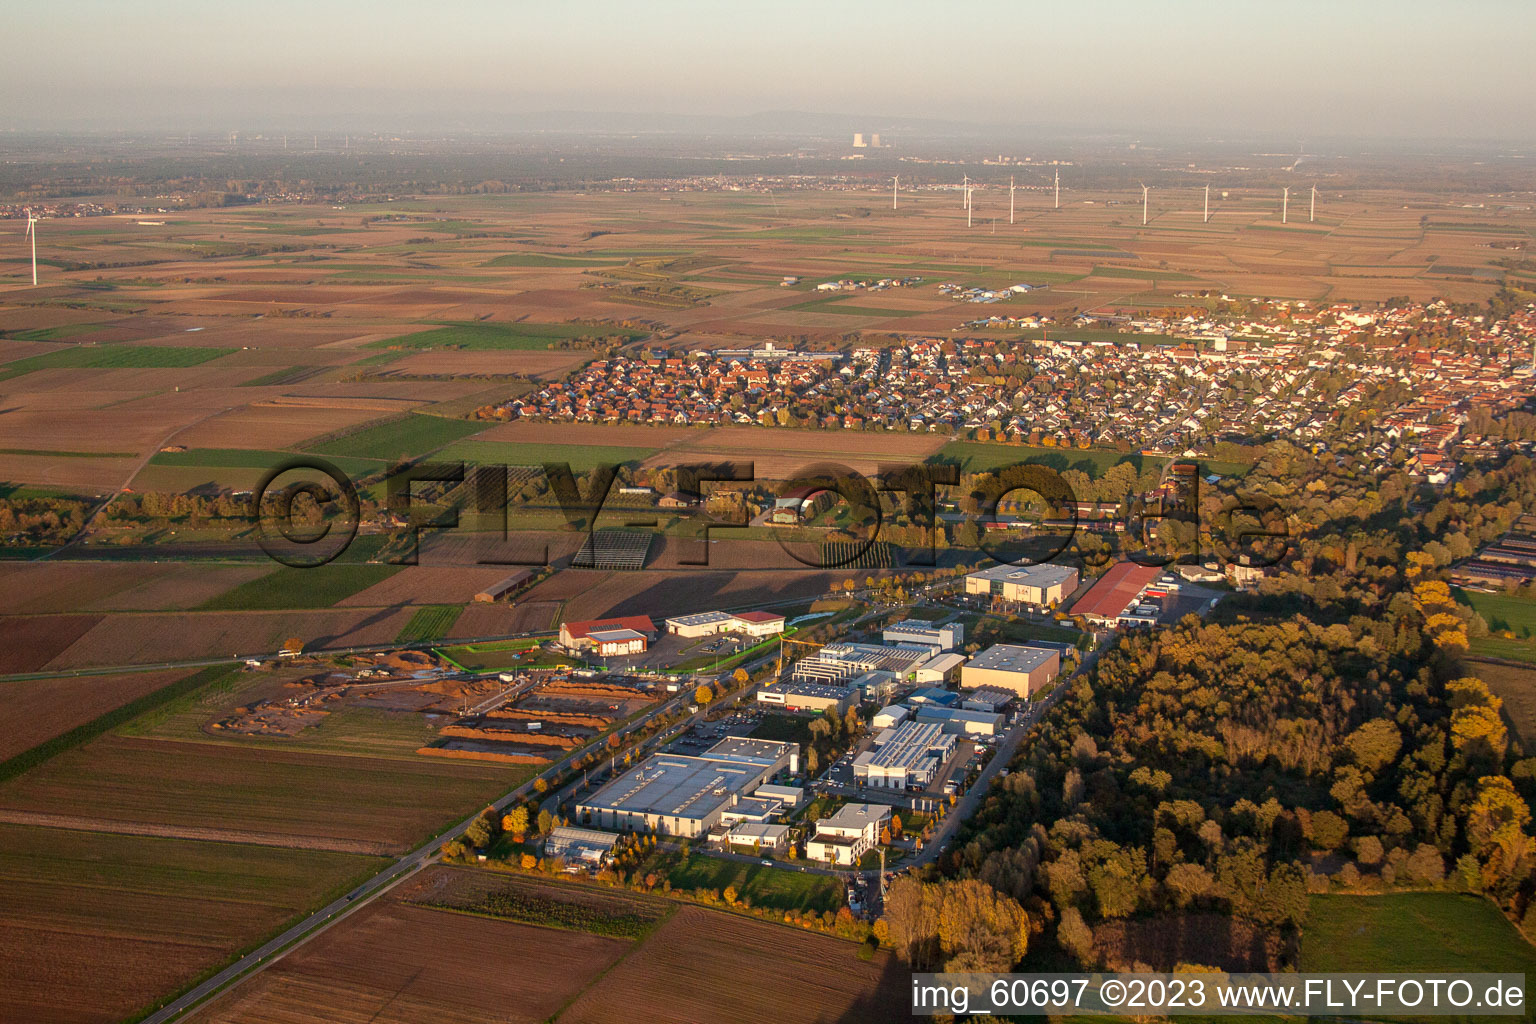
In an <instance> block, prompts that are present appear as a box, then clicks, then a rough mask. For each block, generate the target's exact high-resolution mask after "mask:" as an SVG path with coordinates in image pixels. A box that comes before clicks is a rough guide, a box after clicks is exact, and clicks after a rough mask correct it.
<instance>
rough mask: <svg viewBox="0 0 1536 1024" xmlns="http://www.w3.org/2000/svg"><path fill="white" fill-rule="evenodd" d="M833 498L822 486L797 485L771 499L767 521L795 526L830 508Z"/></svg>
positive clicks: (776, 524)
mask: <svg viewBox="0 0 1536 1024" xmlns="http://www.w3.org/2000/svg"><path fill="white" fill-rule="evenodd" d="M833 498H834V495H833V493H832V492H831V491H829V490H827V489H826V488H824V487H797V488H795V489H794V490H792V491H790V492H789V493H788V494H785V495H783V496H782V497H778V498H775V499H774V500H773V511H772V512H771V513H769V516H768V521H769V523H770V524H772V525H774V526H797V525H799V524H800V523H801V522H804V521H807V520H811V519H815V518H816V517H817V516H818V515H820V514H821V513H822V512H825V511H826V510H827V509H829V508H831V507H832V500H833Z"/></svg>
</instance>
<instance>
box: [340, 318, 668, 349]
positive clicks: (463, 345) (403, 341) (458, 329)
mask: <svg viewBox="0 0 1536 1024" xmlns="http://www.w3.org/2000/svg"><path fill="white" fill-rule="evenodd" d="M613 335H623V336H624V337H625V338H626V339H631V340H632V339H634V338H639V337H642V335H641V334H640V333H639V332H637V331H628V330H625V329H623V328H621V327H593V326H590V325H588V324H528V323H516V324H499V323H454V324H444V325H442V326H441V327H438V328H437V329H436V330H431V331H422V332H420V333H418V334H403V335H400V336H399V337H396V338H385V339H383V340H382V341H375V342H371V343H369V344H368V345H367V346H366V347H368V348H415V349H434V348H456V349H476V350H484V349H546V348H549V347H550V346H551V345H553V344H554V343H555V342H557V341H561V340H565V339H570V338H606V337H610V336H613Z"/></svg>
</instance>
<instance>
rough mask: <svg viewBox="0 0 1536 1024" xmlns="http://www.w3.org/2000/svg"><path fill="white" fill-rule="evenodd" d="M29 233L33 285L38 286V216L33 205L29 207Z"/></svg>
mask: <svg viewBox="0 0 1536 1024" xmlns="http://www.w3.org/2000/svg"><path fill="white" fill-rule="evenodd" d="M26 233H27V235H28V236H30V237H31V239H32V287H33V288H36V287H37V218H36V217H34V216H32V207H30V206H29V207H27V232H26Z"/></svg>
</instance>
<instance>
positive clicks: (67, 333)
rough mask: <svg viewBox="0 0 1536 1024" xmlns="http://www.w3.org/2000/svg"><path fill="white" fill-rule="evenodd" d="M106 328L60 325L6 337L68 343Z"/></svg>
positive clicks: (36, 328) (91, 325)
mask: <svg viewBox="0 0 1536 1024" xmlns="http://www.w3.org/2000/svg"><path fill="white" fill-rule="evenodd" d="M38 262H39V263H41V262H42V261H41V260H39V261H38ZM104 326H105V325H104V324H60V325H59V326H58V327H35V328H33V329H32V330H30V331H17V332H16V333H15V334H7V335H6V337H8V338H12V339H14V340H16V341H68V340H69V339H70V338H78V337H79V336H80V335H82V334H89V333H91V332H92V331H99V330H101V329H102V327H104Z"/></svg>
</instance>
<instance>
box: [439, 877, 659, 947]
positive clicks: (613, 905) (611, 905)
mask: <svg viewBox="0 0 1536 1024" xmlns="http://www.w3.org/2000/svg"><path fill="white" fill-rule="evenodd" d="M421 905H422V906H428V907H436V908H438V909H443V910H455V911H458V912H460V913H465V914H477V915H481V916H484V917H498V918H502V919H504V920H507V921H523V922H526V923H528V924H536V925H539V926H540V927H542V928H561V929H564V930H566V931H575V932H589V933H591V934H593V935H608V936H612V937H613V938H617V939H640V938H644V937H645V936H646V935H649V934H650V933H651V931H652V930H654V929H655V928H656V926H657V925H659V924H661V922H663V921H665V920H666V919H667V918H669V917H671V916H672V913H673V911H675V910H676V909H677V907H676V906H675V905H673V904H669V903H666V902H664V901H662V900H647V899H640V898H637V897H632V896H629V895H628V894H625V893H619V892H605V891H601V890H593V889H591V888H585V887H583V888H578V887H576V886H564V885H559V884H558V883H552V882H546V881H544V880H543V879H539V880H531V879H525V878H520V877H517V876H515V875H514V876H509V877H508V878H507V879H506V880H505V881H504V882H502V883H501V885H500V886H498V887H497V888H495V889H493V890H490V891H487V892H475V893H472V894H463V895H459V894H453V893H450V894H449V895H448V896H447V897H446V898H442V897H431V896H429V897H428V898H427V899H426V900H424V901H422V904H421Z"/></svg>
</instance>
